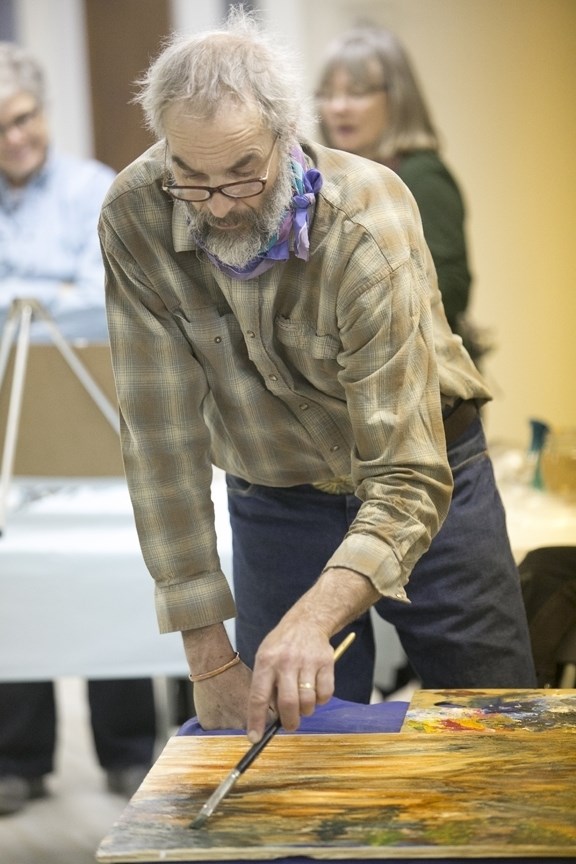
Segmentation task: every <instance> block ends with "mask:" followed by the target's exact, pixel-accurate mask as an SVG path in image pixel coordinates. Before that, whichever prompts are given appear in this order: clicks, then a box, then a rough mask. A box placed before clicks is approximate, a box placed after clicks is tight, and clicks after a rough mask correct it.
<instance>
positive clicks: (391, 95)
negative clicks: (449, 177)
mask: <svg viewBox="0 0 576 864" xmlns="http://www.w3.org/2000/svg"><path fill="white" fill-rule="evenodd" d="M375 68H376V69H377V73H376V74H377V76H378V80H375V75H374V69H375ZM339 69H344V70H346V71H347V72H348V74H349V75H350V76H351V78H352V80H353V81H354V82H355V84H357V85H360V86H365V87H366V88H367V89H369V88H370V87H374V86H380V87H383V88H384V89H385V90H386V92H387V94H388V114H389V121H388V124H387V128H386V131H385V133H384V135H383V137H382V140H381V142H380V146H379V152H378V156H379V158H380V159H381V160H382V161H386V160H387V159H390V158H391V157H393V156H395V155H396V154H398V153H406V152H410V151H413V150H421V149H430V150H438V149H439V140H438V134H437V132H436V130H435V128H434V124H433V123H432V119H431V116H430V112H429V110H428V107H427V105H426V102H425V99H424V96H423V94H422V92H421V90H420V88H419V86H418V82H417V80H416V76H415V74H414V71H413V69H412V66H411V64H410V61H409V59H408V56H407V54H406V51H405V50H404V48H403V47H402V45H401V44H400V42H399V41H398V39H397V38H396V36H395V35H394V34H393V33H391V32H390V31H389V30H385V29H378V28H375V27H358V28H356V29H354V30H351V31H350V32H349V33H347V34H346V35H344V36H343V37H341V38H340V39H338V40H337V41H336V42H334V43H333V44H332V45H331V46H330V48H329V50H328V54H327V57H326V60H325V63H324V66H323V68H322V72H321V74H320V81H319V86H318V91H317V96H321V94H322V92H323V91H329V88H330V79H331V77H332V75H333V74H334V72H336V71H337V70H339ZM322 133H323V135H324V137H325V138H326V133H325V130H324V129H322Z"/></svg>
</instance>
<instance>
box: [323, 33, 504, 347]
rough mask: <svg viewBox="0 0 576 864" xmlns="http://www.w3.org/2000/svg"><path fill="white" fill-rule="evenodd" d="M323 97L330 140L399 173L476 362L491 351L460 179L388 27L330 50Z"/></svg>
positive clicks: (452, 316)
mask: <svg viewBox="0 0 576 864" xmlns="http://www.w3.org/2000/svg"><path fill="white" fill-rule="evenodd" d="M316 101H317V106H318V111H319V116H320V124H321V131H322V134H323V136H324V139H325V143H326V144H328V146H330V147H334V148H336V149H338V150H346V151H348V152H350V153H356V154H358V155H359V156H364V157H366V158H367V159H372V160H374V161H376V162H380V163H382V164H383V165H386V166H387V167H389V168H391V169H392V170H393V171H395V172H396V173H397V174H398V175H399V176H400V177H401V179H402V180H403V181H404V182H405V183H406V185H407V186H408V188H409V189H410V190H411V192H412V194H413V195H414V198H415V199H416V203H417V204H418V207H419V209H420V213H421V216H422V224H423V228H424V236H425V238H426V242H427V243H428V246H429V248H430V252H431V254H432V258H433V260H434V265H435V267H436V272H437V275H438V284H439V288H440V292H441V294H442V299H443V302H444V308H445V311H446V317H447V319H448V323H449V324H450V326H451V328H452V330H453V331H454V332H455V333H459V334H460V336H462V338H463V340H464V344H465V345H466V347H467V348H468V351H469V352H470V354H471V356H472V359H473V360H474V361H475V362H478V359H479V358H480V356H481V355H482V354H483V353H484V352H485V351H486V349H487V346H486V345H485V344H484V339H485V337H484V335H483V334H481V333H480V332H479V331H478V330H477V329H476V328H475V327H473V326H472V325H471V324H470V322H469V320H468V318H467V310H468V306H469V302H470V285H471V281H472V280H471V275H470V269H469V266H468V254H467V248H466V237H465V230H464V221H465V208H464V203H463V200H462V195H461V193H460V190H459V188H458V184H457V183H456V180H455V179H454V177H453V175H452V173H451V172H450V171H449V169H448V168H447V166H446V165H445V163H444V161H443V159H442V158H441V156H440V144H439V136H438V133H437V132H436V129H435V127H434V124H433V122H432V119H431V116H430V112H429V110H428V108H427V106H426V102H425V99H424V97H423V95H422V92H421V90H420V88H419V86H418V83H417V80H416V77H415V74H414V72H413V70H412V67H411V65H410V61H409V59H408V57H407V54H406V52H405V50H404V48H403V47H402V45H401V44H400V43H399V41H398V39H397V38H396V37H395V36H394V34H393V33H391V32H390V31H388V30H384V29H377V28H372V27H363V28H358V29H355V30H352V31H350V32H348V33H347V34H346V35H344V36H343V37H341V38H340V39H339V40H337V41H336V42H335V43H333V44H332V46H331V47H330V48H329V51H328V54H327V57H326V60H325V63H324V66H323V69H322V71H321V74H320V80H319V86H318V89H317V92H316Z"/></svg>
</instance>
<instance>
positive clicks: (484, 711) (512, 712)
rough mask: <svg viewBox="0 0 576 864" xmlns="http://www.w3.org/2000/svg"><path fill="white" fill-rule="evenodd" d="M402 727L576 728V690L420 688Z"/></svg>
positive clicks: (473, 729) (430, 729) (436, 729)
mask: <svg viewBox="0 0 576 864" xmlns="http://www.w3.org/2000/svg"><path fill="white" fill-rule="evenodd" d="M401 731H402V732H485V733H490V732H553V731H556V732H559V731H563V732H569V733H570V732H572V733H576V690H554V689H547V690H417V691H416V692H415V693H414V694H413V696H412V700H411V702H410V706H409V708H408V711H407V712H406V716H405V718H404V722H403V725H402V730H401Z"/></svg>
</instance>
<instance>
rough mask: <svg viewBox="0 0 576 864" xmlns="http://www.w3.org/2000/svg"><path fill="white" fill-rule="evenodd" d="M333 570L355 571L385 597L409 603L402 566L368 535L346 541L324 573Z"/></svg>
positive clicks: (383, 546)
mask: <svg viewBox="0 0 576 864" xmlns="http://www.w3.org/2000/svg"><path fill="white" fill-rule="evenodd" d="M330 567H344V568H346V569H347V570H353V571H354V572H355V573H359V574H360V575H361V576H365V577H366V578H367V579H369V580H370V582H372V584H373V585H374V587H375V589H376V590H377V591H378V592H379V593H380V594H381V595H382V597H390V598H391V599H392V600H399V601H400V602H401V603H410V600H409V599H408V597H407V595H406V592H405V590H404V585H405V584H406V583H407V582H408V579H407V578H406V577H405V576H404V574H403V571H402V568H401V567H400V564H399V563H398V561H397V560H396V558H395V556H394V554H393V553H392V551H391V550H390V548H389V547H388V546H386V545H385V544H384V543H382V541H381V540H378V539H376V538H375V537H371V536H370V535H369V534H349V535H348V536H347V537H345V538H344V540H343V541H342V543H341V544H340V546H339V547H338V549H337V550H336V552H335V553H334V554H333V555H332V557H331V558H330V560H329V561H328V563H327V564H326V567H325V568H324V569H325V570H328V569H329V568H330Z"/></svg>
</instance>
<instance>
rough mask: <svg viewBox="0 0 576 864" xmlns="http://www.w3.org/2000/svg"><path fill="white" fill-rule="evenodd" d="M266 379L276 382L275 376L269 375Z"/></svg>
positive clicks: (276, 377)
mask: <svg viewBox="0 0 576 864" xmlns="http://www.w3.org/2000/svg"><path fill="white" fill-rule="evenodd" d="M268 378H269V379H270V381H277V380H278V376H277V375H269V376H268Z"/></svg>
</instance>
